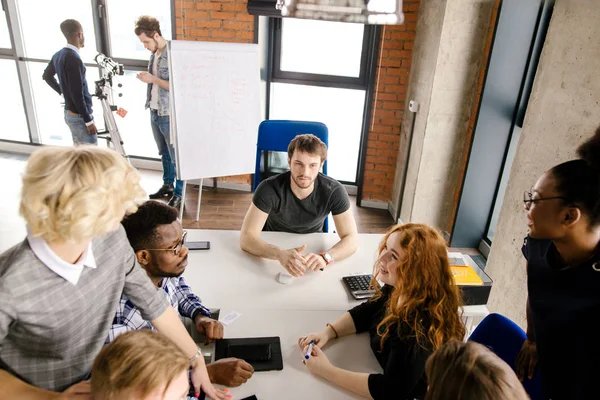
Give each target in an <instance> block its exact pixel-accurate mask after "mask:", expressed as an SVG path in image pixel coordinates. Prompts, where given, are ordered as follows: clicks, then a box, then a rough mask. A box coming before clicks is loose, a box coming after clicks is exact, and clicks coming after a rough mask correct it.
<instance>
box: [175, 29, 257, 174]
mask: <svg viewBox="0 0 600 400" xmlns="http://www.w3.org/2000/svg"><path fill="white" fill-rule="evenodd" d="M169 68H170V69H169V75H170V76H169V79H170V82H169V89H170V106H171V114H170V115H171V132H172V139H173V144H174V146H175V152H176V162H177V176H178V177H179V179H183V180H189V179H200V178H211V177H218V176H228V175H239V174H248V173H253V172H254V164H255V160H256V140H257V135H258V125H259V123H260V86H259V84H260V71H259V62H258V45H257V44H246V43H212V42H195V41H183V40H173V41H171V42H170V44H169Z"/></svg>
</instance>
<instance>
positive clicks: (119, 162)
mask: <svg viewBox="0 0 600 400" xmlns="http://www.w3.org/2000/svg"><path fill="white" fill-rule="evenodd" d="M139 182H140V176H139V174H138V172H137V171H136V170H135V169H134V168H133V167H132V166H131V165H130V164H129V163H128V162H127V160H126V159H125V158H123V157H122V156H121V155H119V154H118V153H116V152H114V151H112V150H109V149H101V148H97V147H93V146H79V147H44V148H41V149H39V150H37V151H35V152H34V153H33V154H32V155H31V157H30V158H29V161H28V163H27V168H26V170H25V174H24V176H23V189H22V192H21V206H20V209H19V211H20V213H21V215H22V216H23V217H24V218H25V220H26V221H27V224H28V226H29V229H30V230H31V233H32V234H33V235H34V236H41V237H43V238H44V240H46V241H48V242H49V241H56V240H59V241H64V242H81V241H85V240H90V239H92V238H94V237H97V236H101V235H103V234H106V233H108V232H111V231H112V230H114V229H115V228H116V226H117V224H118V223H119V221H120V220H121V219H122V218H123V215H124V214H125V213H126V212H135V211H136V210H137V204H138V201H137V200H139V199H141V198H143V197H145V196H146V193H145V192H144V190H143V189H142V187H141V186H140V183H139Z"/></svg>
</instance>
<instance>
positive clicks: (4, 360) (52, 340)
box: [0, 225, 169, 391]
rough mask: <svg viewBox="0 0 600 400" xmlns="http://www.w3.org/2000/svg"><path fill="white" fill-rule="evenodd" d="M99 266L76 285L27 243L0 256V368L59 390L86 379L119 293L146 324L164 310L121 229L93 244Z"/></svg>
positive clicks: (86, 272) (162, 300)
mask: <svg viewBox="0 0 600 400" xmlns="http://www.w3.org/2000/svg"><path fill="white" fill-rule="evenodd" d="M92 249H93V252H94V257H95V259H96V264H97V268H95V269H92V268H87V267H86V268H84V269H83V272H82V274H81V277H80V278H79V281H78V282H77V285H73V284H72V283H69V282H68V281H66V280H65V279H64V278H62V277H61V276H59V275H57V274H56V273H54V272H53V271H52V270H50V269H49V268H48V267H46V266H45V265H44V264H42V262H41V261H40V260H39V259H38V258H37V257H36V256H35V254H34V253H33V251H32V250H31V247H30V246H29V243H28V241H27V239H25V240H24V241H23V242H21V243H19V244H17V245H16V246H14V247H12V248H11V249H9V250H7V251H5V252H4V253H2V254H1V255H0V369H4V370H7V371H9V372H11V373H12V374H14V375H15V376H17V377H19V378H20V379H22V380H24V381H25V382H28V383H30V384H32V385H35V386H37V387H40V388H43V389H48V390H54V391H63V390H64V389H66V388H68V387H69V386H71V385H73V384H75V383H77V382H79V381H81V380H84V379H87V378H88V376H89V374H90V372H91V368H92V363H93V361H94V358H95V357H96V355H97V354H98V352H99V351H100V349H101V348H102V346H103V345H104V341H105V339H106V337H107V335H108V331H109V328H110V326H111V323H112V321H113V318H114V316H115V312H116V310H117V308H118V305H119V299H120V298H121V294H123V293H125V294H126V295H127V296H128V297H129V298H130V299H131V300H132V301H133V303H134V304H135V305H136V306H137V307H138V308H139V309H140V311H141V313H142V315H143V316H144V318H145V319H147V320H153V319H155V318H157V317H158V316H160V315H161V314H162V313H163V312H164V311H165V310H166V308H167V307H169V304H168V303H167V301H166V299H165V296H164V295H163V294H162V293H161V292H159V291H158V288H157V287H156V286H154V284H153V283H152V282H151V281H150V279H149V278H148V276H147V275H146V272H145V271H144V270H143V269H142V268H141V267H140V266H139V264H138V263H137V260H136V258H135V254H134V252H133V250H132V248H131V246H130V245H129V241H128V240H127V236H126V235H125V230H124V229H123V227H122V226H120V225H119V229H118V230H117V231H115V232H112V233H110V234H107V235H105V236H103V237H101V238H98V239H95V240H94V241H93V242H92Z"/></svg>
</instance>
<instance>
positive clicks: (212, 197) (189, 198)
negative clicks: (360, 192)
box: [183, 185, 394, 233]
mask: <svg viewBox="0 0 600 400" xmlns="http://www.w3.org/2000/svg"><path fill="white" fill-rule="evenodd" d="M197 201H198V186H192V185H188V187H187V194H186V207H185V208H184V215H183V225H184V227H186V228H202V229H233V230H239V229H240V228H241V227H242V220H243V219H244V215H246V211H247V210H248V207H249V206H250V203H251V202H252V193H247V192H239V191H235V190H228V189H220V188H217V189H216V190H214V191H213V190H207V189H206V188H205V189H204V190H203V191H202V204H201V205H200V220H199V221H198V222H196V221H195V219H196V204H197ZM350 207H351V209H352V212H353V213H354V218H355V219H356V224H357V227H358V232H359V233H383V232H385V231H386V229H387V228H388V227H389V226H390V225H393V223H394V220H393V219H392V216H391V215H390V213H389V212H388V211H387V210H376V209H372V208H364V207H357V206H356V197H355V196H350Z"/></svg>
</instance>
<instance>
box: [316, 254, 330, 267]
mask: <svg viewBox="0 0 600 400" xmlns="http://www.w3.org/2000/svg"><path fill="white" fill-rule="evenodd" d="M319 255H320V256H321V257H323V260H325V265H329V264H331V263H332V262H333V257H331V254H329V253H321V254H319Z"/></svg>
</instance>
